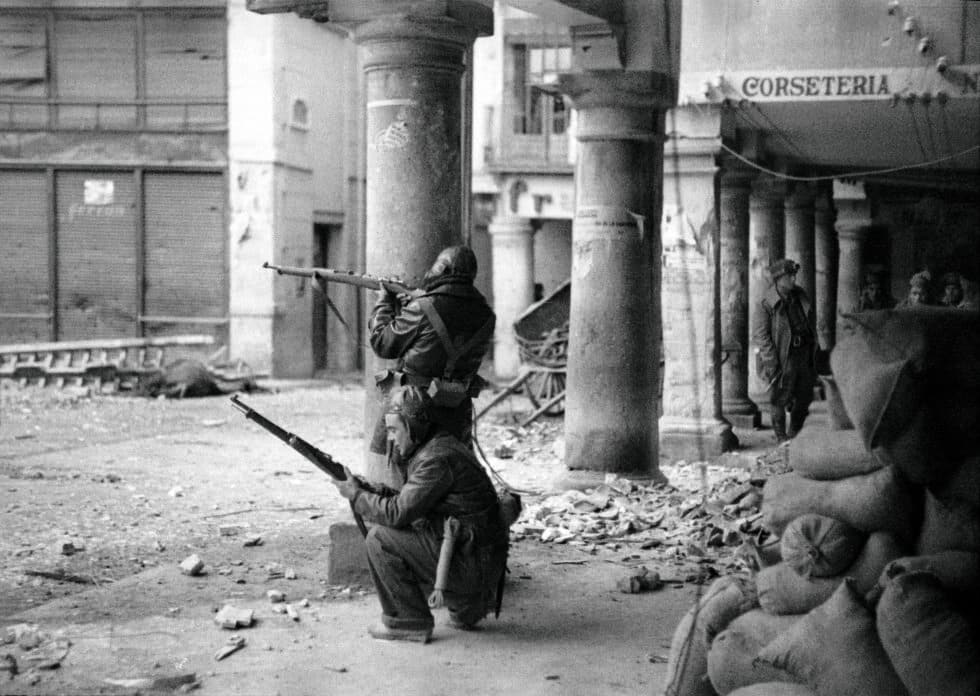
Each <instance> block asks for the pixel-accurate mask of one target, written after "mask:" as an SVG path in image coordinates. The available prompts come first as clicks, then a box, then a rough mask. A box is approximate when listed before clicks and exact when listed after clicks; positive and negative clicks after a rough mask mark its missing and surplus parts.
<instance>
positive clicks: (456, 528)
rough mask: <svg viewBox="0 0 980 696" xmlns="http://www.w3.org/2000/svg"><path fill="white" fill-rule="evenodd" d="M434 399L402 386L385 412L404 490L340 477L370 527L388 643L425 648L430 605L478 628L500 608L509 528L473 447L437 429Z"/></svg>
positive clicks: (382, 635) (378, 634)
mask: <svg viewBox="0 0 980 696" xmlns="http://www.w3.org/2000/svg"><path fill="white" fill-rule="evenodd" d="M430 409H431V403H430V398H429V396H428V395H427V394H426V393H425V392H424V391H423V390H422V389H420V388H419V387H414V386H404V387H398V388H396V389H394V390H393V391H392V393H391V395H390V398H389V400H388V403H387V406H386V408H385V414H384V419H385V428H386V432H387V436H388V440H389V442H390V443H391V444H392V446H393V447H394V449H395V450H397V452H398V454H399V455H400V458H399V460H400V461H399V466H400V467H402V468H403V471H402V472H401V473H402V474H403V476H404V481H405V483H404V485H403V486H402V487H401V489H400V490H394V489H392V488H388V487H387V486H385V485H382V484H376V483H371V482H368V481H365V480H363V479H360V478H358V477H356V476H354V475H352V474H351V473H350V472H349V471H348V472H347V473H348V476H347V480H346V481H335V484H336V486H337V488H338V489H339V491H340V493H341V495H343V496H344V497H345V498H347V499H348V500H350V501H351V504H352V506H353V508H354V510H355V511H356V512H357V513H358V514H359V515H361V517H363V519H364V520H365V521H367V522H369V523H374V524H373V526H372V527H371V529H370V531H369V532H368V535H367V539H366V544H367V555H368V564H369V565H370V568H371V574H372V577H373V579H374V585H375V587H376V588H377V591H378V599H379V600H380V601H381V612H382V613H381V623H380V624H379V625H376V626H372V627H371V628H370V629H368V632H369V633H370V634H371V636H372V637H374V638H378V639H382V640H411V641H418V642H422V643H425V642H427V641H428V640H429V638H430V637H431V635H432V626H433V618H432V612H431V609H433V608H438V607H440V606H443V604H444V605H445V606H447V607H448V609H449V623H450V625H452V626H453V627H455V628H459V629H463V630H466V629H471V628H473V627H474V626H476V624H477V623H478V622H479V621H480V620H481V619H483V617H484V616H486V614H487V613H488V612H489V611H490V610H491V609H496V611H497V612H499V610H500V604H499V597H500V593H501V591H502V580H503V574H504V566H505V565H506V562H507V544H508V530H507V527H508V525H509V524H510V521H512V520H506V519H504V520H502V519H501V515H500V506H499V505H498V499H497V492H496V490H495V489H494V487H493V484H492V483H491V482H490V478H489V477H488V476H487V474H486V472H485V471H484V470H483V467H481V466H480V464H479V463H478V462H477V461H476V459H474V457H473V454H472V453H471V451H470V449H469V448H468V447H467V446H466V445H464V444H463V443H462V442H460V441H459V440H458V439H457V438H456V437H454V436H453V435H450V434H449V433H447V432H446V431H445V430H442V429H440V428H438V427H437V426H434V425H433V423H432V419H431V415H430Z"/></svg>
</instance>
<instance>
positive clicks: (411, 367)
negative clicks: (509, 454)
mask: <svg viewBox="0 0 980 696" xmlns="http://www.w3.org/2000/svg"><path fill="white" fill-rule="evenodd" d="M476 270H477V264H476V255H475V254H474V253H473V250H472V249H470V248H469V247H465V246H453V247H448V248H446V249H444V250H443V251H442V252H440V253H439V255H438V256H437V257H436V260H435V262H434V263H433V264H432V267H431V268H430V269H429V270H428V271H427V272H426V274H425V277H424V278H423V281H422V288H421V289H420V290H418V291H415V292H413V293H411V294H409V293H404V292H399V289H396V288H393V287H391V286H389V284H388V283H386V282H384V281H382V283H381V285H382V289H381V291H380V292H379V293H378V299H377V302H376V303H375V305H374V309H373V310H372V312H371V319H370V322H369V324H368V328H369V329H370V332H371V347H372V348H373V349H374V352H375V354H376V355H377V356H378V357H380V358H386V359H392V360H397V361H398V362H397V365H396V367H395V369H394V370H386V371H384V372H382V373H381V374H379V375H376V381H377V384H378V388H379V390H380V392H381V396H382V397H384V396H385V395H387V394H388V393H389V392H390V391H391V390H392V389H394V388H395V387H397V386H404V385H412V386H416V387H419V388H421V389H423V390H425V391H427V392H428V394H429V395H430V396H431V397H432V401H433V404H432V412H431V416H432V421H433V422H434V423H436V424H437V425H439V426H440V427H442V428H444V429H445V430H446V431H448V432H449V433H451V434H452V435H454V436H455V437H456V438H458V439H459V440H460V441H462V442H463V443H464V444H466V445H470V444H471V440H472V433H471V430H472V427H473V402H472V397H474V396H476V395H477V394H479V392H480V389H481V388H482V387H483V386H484V382H483V380H482V378H481V377H479V375H477V371H478V370H479V369H480V363H481V361H482V360H483V356H484V355H486V354H487V352H488V351H489V349H490V345H491V340H492V338H493V329H494V323H495V320H496V317H495V316H494V313H493V310H492V309H490V306H489V305H488V304H487V301H486V299H484V297H483V295H482V294H480V292H479V290H477V289H476V288H475V287H473V280H474V279H475V278H476ZM386 442H387V440H386V434H385V423H384V419H383V418H381V419H379V420H378V422H377V425H376V426H375V430H374V434H373V437H372V439H371V451H372V452H375V453H377V454H385V453H386V451H385V450H386ZM389 456H391V453H389Z"/></svg>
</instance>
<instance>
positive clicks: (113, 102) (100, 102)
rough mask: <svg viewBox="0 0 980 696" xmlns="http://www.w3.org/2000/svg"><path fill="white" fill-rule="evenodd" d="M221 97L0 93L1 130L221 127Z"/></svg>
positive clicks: (224, 115) (224, 114)
mask: <svg viewBox="0 0 980 696" xmlns="http://www.w3.org/2000/svg"><path fill="white" fill-rule="evenodd" d="M227 127H228V102H227V100H225V99H198V100H183V99H182V100H173V99H132V100H119V99H56V98H37V97H33V98H32V97H3V96H0V129H4V130H24V131H38V130H42V131H52V130H55V131H56V130H113V131H118V130H123V131H130V130H131V131H166V132H184V131H222V130H225V129H227Z"/></svg>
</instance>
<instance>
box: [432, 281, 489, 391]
mask: <svg viewBox="0 0 980 696" xmlns="http://www.w3.org/2000/svg"><path fill="white" fill-rule="evenodd" d="M418 303H419V307H421V308H422V312H424V313H425V316H426V318H427V319H428V320H429V323H430V324H432V328H433V329H435V331H436V334H437V335H438V336H439V340H440V341H442V347H443V348H444V349H445V351H446V358H447V359H446V370H445V372H444V374H443V378H444V379H447V380H451V379H452V374H453V369H455V367H456V362H457V361H458V360H459V359H460V358H461V357H463V356H464V355H466V354H467V353H468V352H470V350H472V349H473V348H475V347H476V346H478V345H479V344H480V343H482V342H484V341H486V340H487V339H488V338H490V332H491V331H493V323H494V322H493V317H490V318H489V319H487V321H486V323H485V324H484V325H483V326H481V327H480V328H479V329H477V331H476V333H475V334H473V335H472V336H471V337H470V340H468V341H466V342H465V343H464V344H463V345H462V346H460V347H458V348H457V347H456V345H455V344H454V343H453V341H452V339H451V338H450V337H449V330H448V329H447V328H446V324H445V322H444V321H443V320H442V317H440V316H439V312H437V311H436V306H435V302H433V300H432V298H431V297H420V298H418Z"/></svg>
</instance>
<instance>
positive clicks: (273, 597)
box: [265, 590, 286, 604]
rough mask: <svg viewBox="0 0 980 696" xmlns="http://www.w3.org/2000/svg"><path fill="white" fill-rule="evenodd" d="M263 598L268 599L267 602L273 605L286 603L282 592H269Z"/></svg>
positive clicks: (284, 594)
mask: <svg viewBox="0 0 980 696" xmlns="http://www.w3.org/2000/svg"><path fill="white" fill-rule="evenodd" d="M265 596H266V597H268V598H269V601H270V602H272V603H273V604H278V603H279V602H285V601H286V593H285V592H283V591H282V590H269V591H268V592H266V593H265Z"/></svg>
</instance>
